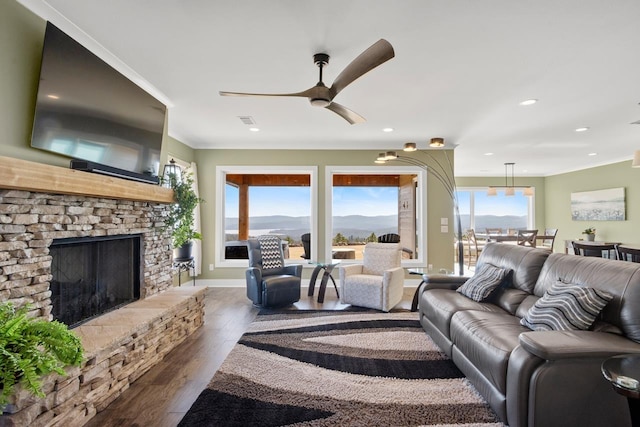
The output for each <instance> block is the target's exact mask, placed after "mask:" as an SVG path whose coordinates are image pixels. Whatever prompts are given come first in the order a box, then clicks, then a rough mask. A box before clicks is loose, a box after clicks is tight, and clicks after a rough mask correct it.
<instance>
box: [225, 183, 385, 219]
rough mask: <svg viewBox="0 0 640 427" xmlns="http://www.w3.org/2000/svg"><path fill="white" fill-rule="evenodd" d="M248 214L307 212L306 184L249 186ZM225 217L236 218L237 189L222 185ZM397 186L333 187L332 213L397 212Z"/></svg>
mask: <svg viewBox="0 0 640 427" xmlns="http://www.w3.org/2000/svg"><path fill="white" fill-rule="evenodd" d="M249 201H250V203H249V216H268V215H287V216H294V217H295V216H310V215H311V190H310V187H251V188H250V191H249ZM225 207H226V217H227V218H237V217H238V190H237V189H236V188H234V187H233V186H230V185H227V186H226V202H225ZM397 214H398V189H397V188H395V187H335V188H334V189H333V215H335V216H347V215H365V216H377V215H397Z"/></svg>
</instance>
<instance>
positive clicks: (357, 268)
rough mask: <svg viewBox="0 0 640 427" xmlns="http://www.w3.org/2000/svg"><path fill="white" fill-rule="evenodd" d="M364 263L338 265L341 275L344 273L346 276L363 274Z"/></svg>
mask: <svg viewBox="0 0 640 427" xmlns="http://www.w3.org/2000/svg"><path fill="white" fill-rule="evenodd" d="M362 267H363V266H362V264H347V265H341V266H340V267H338V269H339V271H340V277H342V275H343V274H344V276H345V277H346V276H351V275H352V274H362Z"/></svg>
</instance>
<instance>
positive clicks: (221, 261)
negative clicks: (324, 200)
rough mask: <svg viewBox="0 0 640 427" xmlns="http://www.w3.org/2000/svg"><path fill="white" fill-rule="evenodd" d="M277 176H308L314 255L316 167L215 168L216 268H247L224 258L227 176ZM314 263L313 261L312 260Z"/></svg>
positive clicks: (314, 250) (316, 194) (316, 190)
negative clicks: (229, 174)
mask: <svg viewBox="0 0 640 427" xmlns="http://www.w3.org/2000/svg"><path fill="white" fill-rule="evenodd" d="M227 173H231V174H269V173H272V174H278V175H309V186H310V196H309V199H310V200H309V204H310V206H309V208H310V225H311V229H310V230H309V232H310V233H311V242H312V245H311V256H312V257H313V256H314V255H315V253H316V252H317V249H316V248H317V243H314V242H315V241H316V240H317V239H314V236H317V235H318V214H317V212H318V167H317V166H238V165H232V166H231V165H218V166H216V212H219V214H218V215H215V233H216V234H215V239H214V245H215V248H214V252H215V259H214V262H215V266H216V268H230V267H231V268H233V267H244V268H246V267H247V260H243V259H240V260H237V259H233V260H228V259H225V257H224V250H223V245H224V243H225V238H224V237H225V219H226V218H225V217H226V215H225V201H226V183H227V180H226V174H227ZM312 259H313V258H312ZM300 261H301V260H297V259H294V260H291V259H285V264H287V265H288V264H300Z"/></svg>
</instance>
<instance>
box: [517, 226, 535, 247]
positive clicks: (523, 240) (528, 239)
mask: <svg viewBox="0 0 640 427" xmlns="http://www.w3.org/2000/svg"><path fill="white" fill-rule="evenodd" d="M537 236H538V230H518V237H517V240H516V243H517V244H518V245H520V246H529V247H532V248H535V247H536V237H537Z"/></svg>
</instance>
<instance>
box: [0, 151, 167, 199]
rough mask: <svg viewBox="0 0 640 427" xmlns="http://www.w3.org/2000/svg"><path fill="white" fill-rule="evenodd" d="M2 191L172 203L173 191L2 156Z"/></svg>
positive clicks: (0, 175) (0, 185)
mask: <svg viewBox="0 0 640 427" xmlns="http://www.w3.org/2000/svg"><path fill="white" fill-rule="evenodd" d="M0 188H6V189H12V190H24V191H35V192H39V193H51V194H74V195H82V196H90V197H104V198H109V199H124V200H136V201H143V202H156V203H172V202H173V190H171V189H168V188H164V187H161V186H159V185H153V184H145V183H141V182H135V181H129V180H125V179H122V178H115V177H110V176H105V175H99V174H95V173H89V172H83V171H78V170H73V169H67V168H62V167H59V166H51V165H47V164H44V163H36V162H30V161H27V160H21V159H14V158H11V157H3V156H0Z"/></svg>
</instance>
